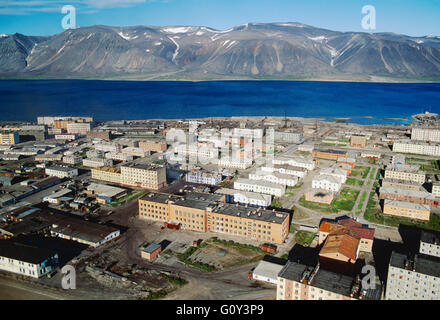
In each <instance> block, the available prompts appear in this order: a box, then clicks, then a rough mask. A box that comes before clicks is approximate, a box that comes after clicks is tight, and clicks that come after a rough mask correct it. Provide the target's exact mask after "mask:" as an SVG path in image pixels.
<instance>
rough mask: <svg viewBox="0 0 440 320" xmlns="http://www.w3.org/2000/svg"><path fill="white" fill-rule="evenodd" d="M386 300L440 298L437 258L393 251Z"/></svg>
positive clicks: (439, 274)
mask: <svg viewBox="0 0 440 320" xmlns="http://www.w3.org/2000/svg"><path fill="white" fill-rule="evenodd" d="M385 299H386V300H440V262H439V260H438V258H436V257H431V256H426V255H423V256H422V255H420V254H415V255H414V257H408V256H406V255H404V254H401V253H397V252H393V253H392V254H391V259H390V263H389V267H388V277H387V287H386V294H385Z"/></svg>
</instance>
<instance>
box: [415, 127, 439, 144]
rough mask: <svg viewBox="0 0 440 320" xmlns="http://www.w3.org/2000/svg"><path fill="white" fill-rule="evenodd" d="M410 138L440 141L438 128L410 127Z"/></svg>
mask: <svg viewBox="0 0 440 320" xmlns="http://www.w3.org/2000/svg"><path fill="white" fill-rule="evenodd" d="M411 140H418V141H432V142H440V130H439V129H429V128H412V130H411Z"/></svg>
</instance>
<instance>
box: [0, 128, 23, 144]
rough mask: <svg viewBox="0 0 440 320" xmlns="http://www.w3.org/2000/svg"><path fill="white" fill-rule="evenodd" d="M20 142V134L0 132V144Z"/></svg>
mask: <svg viewBox="0 0 440 320" xmlns="http://www.w3.org/2000/svg"><path fill="white" fill-rule="evenodd" d="M18 143H20V136H19V134H18V132H17V131H15V132H0V145H14V144H18Z"/></svg>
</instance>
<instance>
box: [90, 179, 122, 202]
mask: <svg viewBox="0 0 440 320" xmlns="http://www.w3.org/2000/svg"><path fill="white" fill-rule="evenodd" d="M86 194H88V195H91V196H94V197H96V199H97V201H98V203H103V204H106V203H112V202H113V201H114V200H116V199H118V198H120V197H122V196H124V195H126V194H127V190H125V189H122V188H118V187H113V186H108V185H105V184H100V183H91V184H90V185H89V186H88V187H87V190H86Z"/></svg>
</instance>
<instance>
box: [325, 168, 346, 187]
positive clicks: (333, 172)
mask: <svg viewBox="0 0 440 320" xmlns="http://www.w3.org/2000/svg"><path fill="white" fill-rule="evenodd" d="M319 174H320V175H327V176H333V177H335V178H336V179H338V180H339V181H340V183H341V184H342V183H345V181H347V171H346V170H343V169H341V168H339V167H330V168H324V169H321V171H319Z"/></svg>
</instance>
